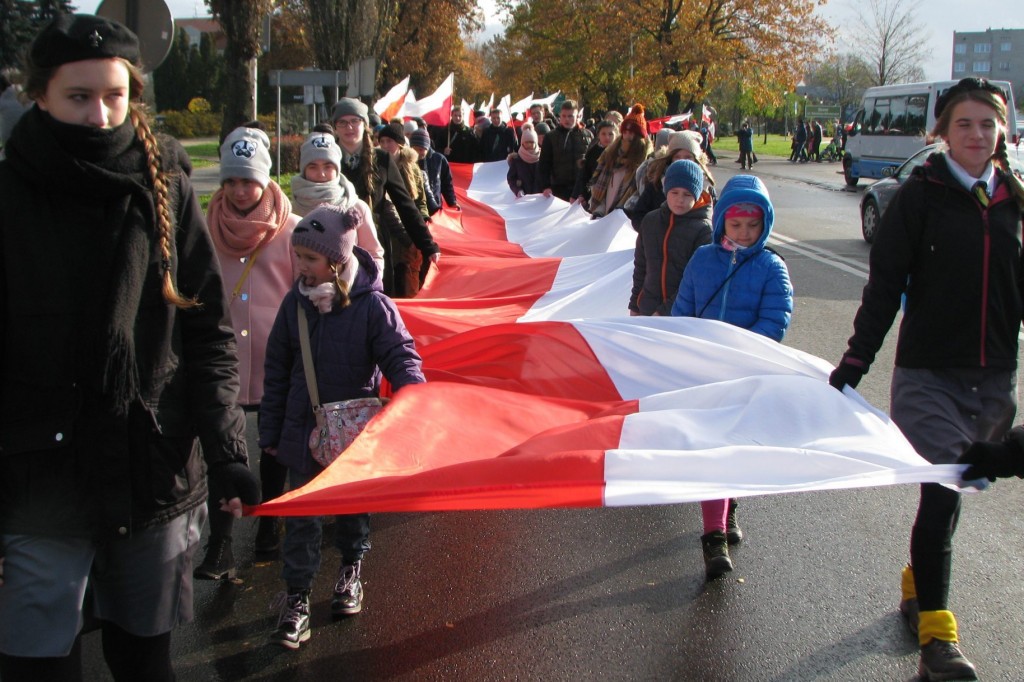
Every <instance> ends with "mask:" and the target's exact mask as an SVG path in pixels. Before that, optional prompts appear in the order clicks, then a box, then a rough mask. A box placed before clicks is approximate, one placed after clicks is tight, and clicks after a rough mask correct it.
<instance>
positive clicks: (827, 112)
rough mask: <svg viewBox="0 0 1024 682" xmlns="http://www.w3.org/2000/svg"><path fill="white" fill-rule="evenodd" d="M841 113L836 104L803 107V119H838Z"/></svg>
mask: <svg viewBox="0 0 1024 682" xmlns="http://www.w3.org/2000/svg"><path fill="white" fill-rule="evenodd" d="M842 113H843V108H842V107H841V106H839V105H838V104H836V105H831V104H807V105H805V106H804V118H818V119H823V118H828V119H838V118H839V116H840V114H842Z"/></svg>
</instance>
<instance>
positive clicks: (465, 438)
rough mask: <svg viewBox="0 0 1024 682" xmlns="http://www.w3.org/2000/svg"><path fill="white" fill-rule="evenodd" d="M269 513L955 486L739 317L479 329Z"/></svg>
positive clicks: (429, 364) (440, 346)
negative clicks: (742, 325) (735, 322)
mask: <svg viewBox="0 0 1024 682" xmlns="http://www.w3.org/2000/svg"><path fill="white" fill-rule="evenodd" d="M423 356H424V368H425V373H426V374H427V377H428V381H427V383H426V384H421V385H414V386H407V387H406V388H404V389H402V390H401V391H399V393H398V394H397V395H396V396H395V398H394V399H393V401H392V402H391V403H390V404H389V405H388V406H387V407H386V408H385V410H384V411H383V412H382V413H381V414H380V415H378V416H377V417H376V418H375V419H374V420H373V421H372V422H371V423H370V424H369V426H367V428H366V430H365V431H364V432H363V433H362V434H361V435H360V436H359V437H358V438H357V439H356V441H355V442H354V443H353V444H352V445H351V446H350V447H349V448H348V449H347V450H346V451H345V452H344V453H342V455H341V456H340V457H339V458H338V459H337V460H336V461H335V462H334V463H333V464H332V465H331V466H329V467H328V468H327V469H326V470H325V471H324V472H323V473H322V474H321V475H320V476H318V477H317V478H316V479H315V480H314V481H312V482H311V483H309V484H308V485H306V486H305V487H303V488H301V489H298V490H295V491H292V492H289V493H286V494H285V495H284V496H282V497H280V498H278V499H277V500H274V501H272V502H268V503H266V504H264V505H262V506H261V507H259V509H258V510H257V512H256V513H257V514H265V515H319V514H339V513H357V512H379V511H440V510H456V509H501V508H538V507H595V506H623V505H646V504H667V503H680V502H695V501H699V500H705V499H722V498H727V497H743V496H750V495H769V494H778V493H787V492H799V491H809V490H833V489H842V488H858V487H866V486H881V485H892V484H899V483H919V482H924V481H931V482H940V483H955V482H956V481H957V480H958V479H959V471H960V470H961V469H962V466H958V465H942V466H936V465H931V464H929V463H928V462H926V461H925V460H924V459H922V458H921V457H920V456H919V455H917V454H916V453H915V452H914V450H913V448H912V447H911V446H910V444H909V443H908V442H907V441H906V439H904V438H903V436H902V434H901V433H900V432H899V429H897V428H896V426H895V425H894V424H893V423H892V422H891V421H889V419H888V418H887V417H886V416H885V415H884V414H883V413H881V412H878V411H877V410H875V409H874V408H873V407H871V406H870V405H868V404H867V403H866V402H865V401H863V400H862V399H860V398H859V396H857V394H856V393H854V392H853V391H849V392H848V393H847V394H841V393H839V392H838V391H836V390H835V389H833V388H832V387H831V386H829V385H828V381H827V377H828V372H829V371H830V370H831V366H830V365H828V363H826V362H825V361H823V360H820V359H818V358H815V357H813V356H810V355H808V354H806V353H802V352H800V351H797V350H794V349H790V348H786V347H785V346H783V345H781V344H777V343H775V342H773V341H770V340H768V339H765V338H764V337H761V336H758V335H756V334H752V333H750V332H747V331H746V330H743V329H738V328H736V327H733V326H731V325H727V324H724V323H719V322H716V321H710V320H698V319H692V318H625V319H621V320H607V319H605V320H581V321H577V322H571V323H570V322H543V323H520V324H511V325H499V326H497V327H494V326H492V327H481V328H479V329H478V330H476V331H473V332H468V333H465V334H460V335H458V336H455V337H452V338H450V339H447V340H446V341H444V342H441V343H437V344H432V345H429V346H427V347H425V348H424V349H423Z"/></svg>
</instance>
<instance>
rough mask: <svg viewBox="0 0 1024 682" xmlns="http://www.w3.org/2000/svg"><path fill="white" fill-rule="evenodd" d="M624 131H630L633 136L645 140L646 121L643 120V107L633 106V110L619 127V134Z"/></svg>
mask: <svg viewBox="0 0 1024 682" xmlns="http://www.w3.org/2000/svg"><path fill="white" fill-rule="evenodd" d="M626 130H632V131H633V132H634V133H635V134H637V135H639V136H640V137H642V138H644V139H646V138H647V119H646V118H644V105H643V104H634V105H633V110H632V111H630V112H629V113H628V114H626V117H625V118H624V119H622V125H621V126H619V131H620V132H625V131H626Z"/></svg>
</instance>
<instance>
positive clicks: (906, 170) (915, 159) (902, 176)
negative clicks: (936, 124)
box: [897, 144, 938, 182]
mask: <svg viewBox="0 0 1024 682" xmlns="http://www.w3.org/2000/svg"><path fill="white" fill-rule="evenodd" d="M937 147H938V145H935V144H933V145H930V146H928V147H925V148H924V149H922V150H921V151H919V152H918V153H916V154H914V155H913V156H911V157H910V158H909V159H907V160H906V161H904V162H903V165H902V166H900V170H899V173H898V174H897V179H898V180H899V181H900V182H903V181H904V180H906V179H907V178H908V177H910V174H911V173H913V172H914V169H915V168H917V167H918V166H920V165H921V164H923V163H924V162H925V161H926V160H927V159H928V156H929V155H931V153H932V152H934V151H935V149H936V148H937Z"/></svg>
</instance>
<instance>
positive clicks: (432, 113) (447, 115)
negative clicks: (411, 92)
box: [405, 73, 455, 126]
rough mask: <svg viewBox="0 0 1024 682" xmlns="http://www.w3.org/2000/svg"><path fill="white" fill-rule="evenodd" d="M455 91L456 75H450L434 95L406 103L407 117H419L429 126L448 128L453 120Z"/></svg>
mask: <svg viewBox="0 0 1024 682" xmlns="http://www.w3.org/2000/svg"><path fill="white" fill-rule="evenodd" d="M454 91H455V74H454V73H450V74H448V77H447V78H445V79H444V81H443V82H442V83H441V85H439V86H438V88H437V90H435V91H434V92H433V93H432V94H430V95H427V96H426V97H424V98H422V99H420V100H417V101H415V102H410V101H408V98H406V103H405V116H407V117H410V118H411V117H413V116H419V117H420V118H422V119H423V120H424V121H426V122H427V123H428V124H429V125H435V126H446V125H448V123H449V122H451V120H452V95H453V93H454Z"/></svg>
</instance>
